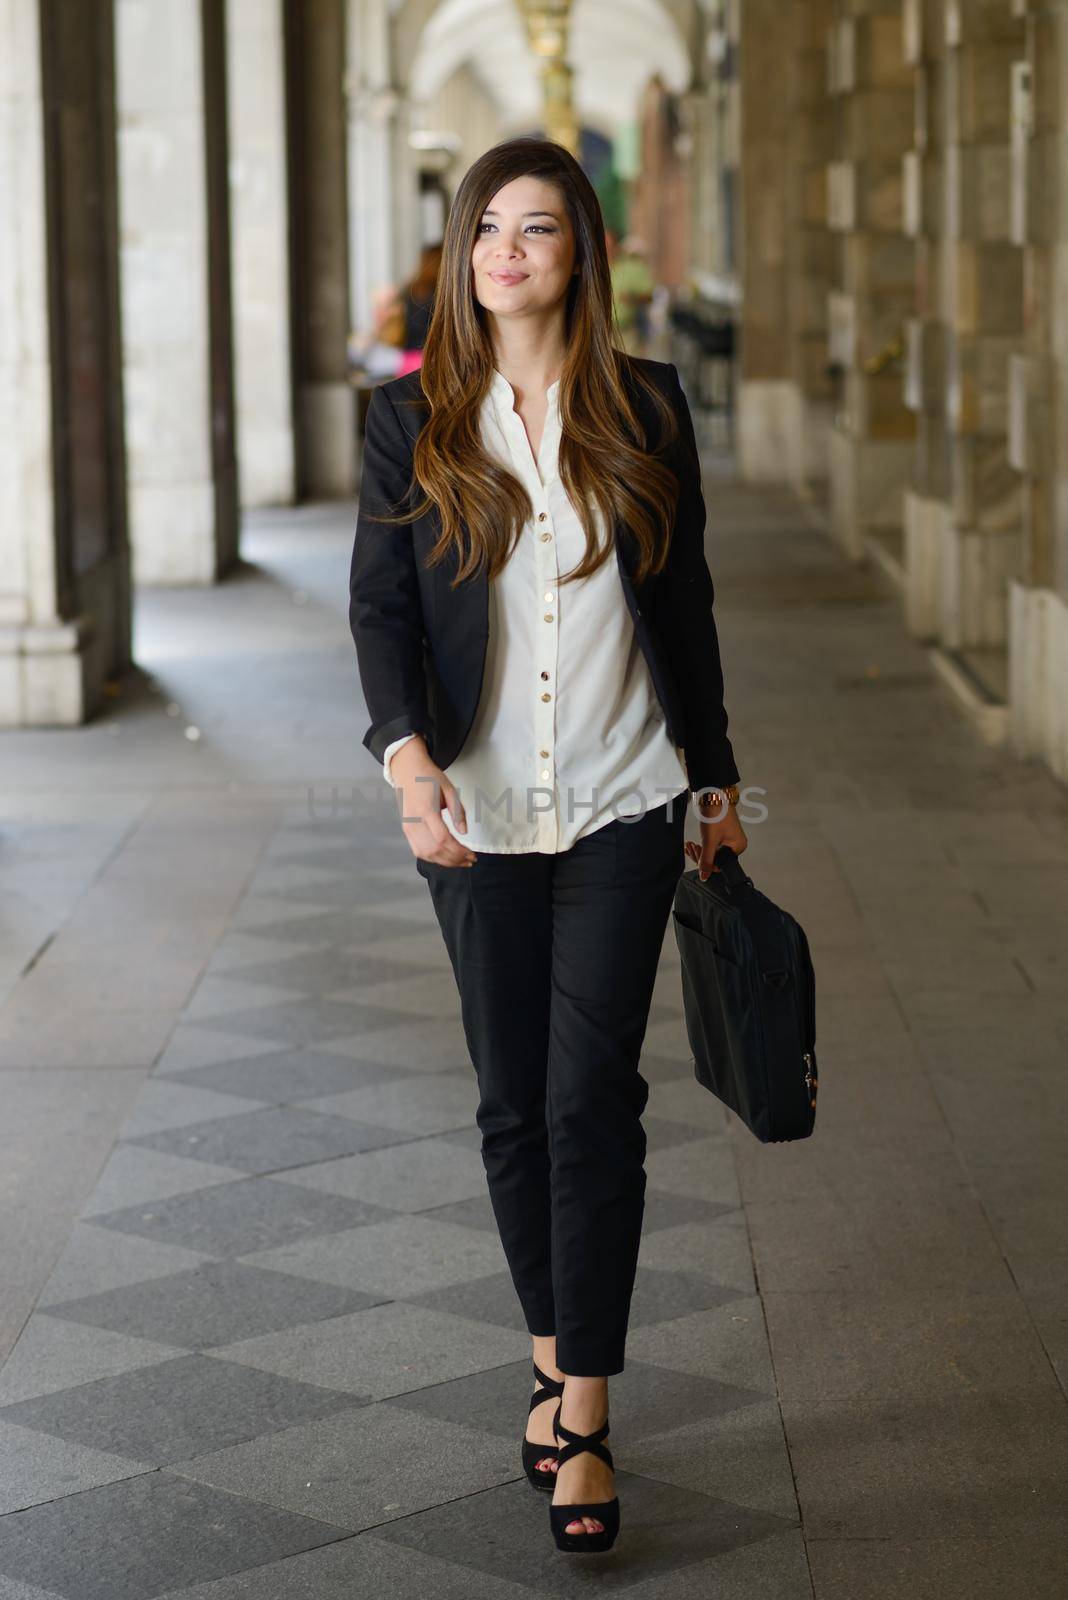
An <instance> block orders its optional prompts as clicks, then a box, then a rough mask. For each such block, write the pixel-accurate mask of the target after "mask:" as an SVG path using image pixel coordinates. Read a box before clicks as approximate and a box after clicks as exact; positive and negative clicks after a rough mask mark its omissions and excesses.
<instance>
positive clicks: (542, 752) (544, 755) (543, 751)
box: [538, 750, 549, 761]
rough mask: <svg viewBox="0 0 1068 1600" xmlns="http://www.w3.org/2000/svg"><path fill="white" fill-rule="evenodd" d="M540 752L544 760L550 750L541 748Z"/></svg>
mask: <svg viewBox="0 0 1068 1600" xmlns="http://www.w3.org/2000/svg"><path fill="white" fill-rule="evenodd" d="M538 754H539V756H541V758H542V760H543V761H544V760H545V758H546V756H547V755H548V754H549V752H548V750H539V751H538Z"/></svg>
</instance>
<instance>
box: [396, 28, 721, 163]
mask: <svg viewBox="0 0 1068 1600" xmlns="http://www.w3.org/2000/svg"><path fill="white" fill-rule="evenodd" d="M395 10H396V12H397V22H398V35H397V44H398V51H399V53H400V54H401V55H402V56H403V55H404V54H405V53H408V54H409V56H410V59H407V60H400V61H398V66H399V67H400V69H401V73H402V76H403V78H404V79H405V81H406V83H407V87H408V91H409V94H410V95H411V97H412V99H413V100H425V99H429V98H431V97H432V96H433V95H434V94H435V93H436V92H437V91H438V89H440V88H441V86H442V85H443V84H444V83H445V82H447V80H448V79H449V78H450V77H451V76H452V74H453V73H454V72H455V71H456V69H457V68H458V67H460V66H463V65H464V64H465V63H466V64H467V65H468V66H469V67H470V68H471V70H472V71H473V72H474V73H475V74H476V76H477V77H478V78H479V80H480V81H481V82H482V83H483V84H484V85H485V87H486V89H487V90H488V91H489V93H490V94H492V95H493V97H494V99H495V100H496V102H497V105H498V107H499V108H500V113H501V120H502V123H503V124H504V126H505V127H508V128H510V127H525V126H530V125H531V124H536V123H537V122H538V121H539V120H540V113H541V90H540V86H539V82H538V69H537V63H536V62H535V60H534V58H533V56H532V55H531V52H530V50H529V48H528V46H527V41H526V34H525V31H524V27H523V23H522V19H521V17H520V13H519V7H518V5H517V4H516V3H515V0H438V3H437V4H436V5H434V4H432V3H428V0H406V3H402V4H399V5H397V6H396V7H395ZM687 10H688V8H687V7H686V6H680V5H679V4H678V0H573V7H572V13H571V29H570V39H569V49H568V60H569V62H570V64H571V66H572V67H573V68H574V73H575V77H574V85H575V100H576V105H577V108H578V112H579V117H580V119H581V120H582V121H584V122H588V123H590V124H592V125H594V126H597V127H601V128H603V129H605V130H606V131H608V132H611V131H612V130H613V129H615V128H617V127H618V126H619V125H620V124H621V123H625V122H629V121H630V120H631V119H632V118H633V116H634V114H635V108H636V106H637V102H638V96H639V95H640V93H641V91H642V89H643V88H644V86H645V84H646V83H647V82H648V80H649V79H650V78H651V77H652V76H653V74H654V73H656V74H659V76H660V77H661V78H662V79H663V81H664V83H665V84H666V85H667V86H668V87H669V88H670V89H673V90H675V91H676V92H678V91H682V90H684V89H686V88H688V86H689V84H690V79H691V63H690V54H689V50H688V48H687V44H686V41H685V38H684V37H683V33H682V31H681V27H680V22H681V23H683V25H684V21H685V16H686V12H687Z"/></svg>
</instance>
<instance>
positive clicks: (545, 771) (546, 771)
mask: <svg viewBox="0 0 1068 1600" xmlns="http://www.w3.org/2000/svg"><path fill="white" fill-rule="evenodd" d="M541 775H542V777H543V778H549V777H551V776H552V774H551V773H550V771H549V769H548V767H543V768H542V770H541Z"/></svg>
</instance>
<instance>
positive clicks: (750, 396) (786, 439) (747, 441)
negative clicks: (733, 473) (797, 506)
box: [735, 378, 797, 483]
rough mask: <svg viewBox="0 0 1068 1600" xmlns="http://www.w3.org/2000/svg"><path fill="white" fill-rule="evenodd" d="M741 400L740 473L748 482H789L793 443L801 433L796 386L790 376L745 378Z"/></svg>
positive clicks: (738, 433) (738, 435)
mask: <svg viewBox="0 0 1068 1600" xmlns="http://www.w3.org/2000/svg"><path fill="white" fill-rule="evenodd" d="M737 403H738V422H737V431H736V441H737V443H736V450H735V454H736V456H737V460H738V473H739V476H740V477H741V478H743V479H744V480H745V481H746V482H747V483H785V482H786V481H787V479H788V477H789V471H788V465H787V463H788V459H789V457H788V452H789V449H790V443H791V441H792V440H794V439H796V435H797V424H796V415H795V414H796V409H797V402H796V393H795V387H794V385H793V384H792V383H790V382H789V381H787V380H786V379H781V380H780V379H777V378H776V379H770V378H769V379H756V378H750V379H742V380H741V381H740V382H739V384H738V402H737Z"/></svg>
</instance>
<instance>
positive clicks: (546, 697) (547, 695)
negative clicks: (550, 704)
mask: <svg viewBox="0 0 1068 1600" xmlns="http://www.w3.org/2000/svg"><path fill="white" fill-rule="evenodd" d="M542 699H543V700H551V699H552V695H551V694H543V695H542Z"/></svg>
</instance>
